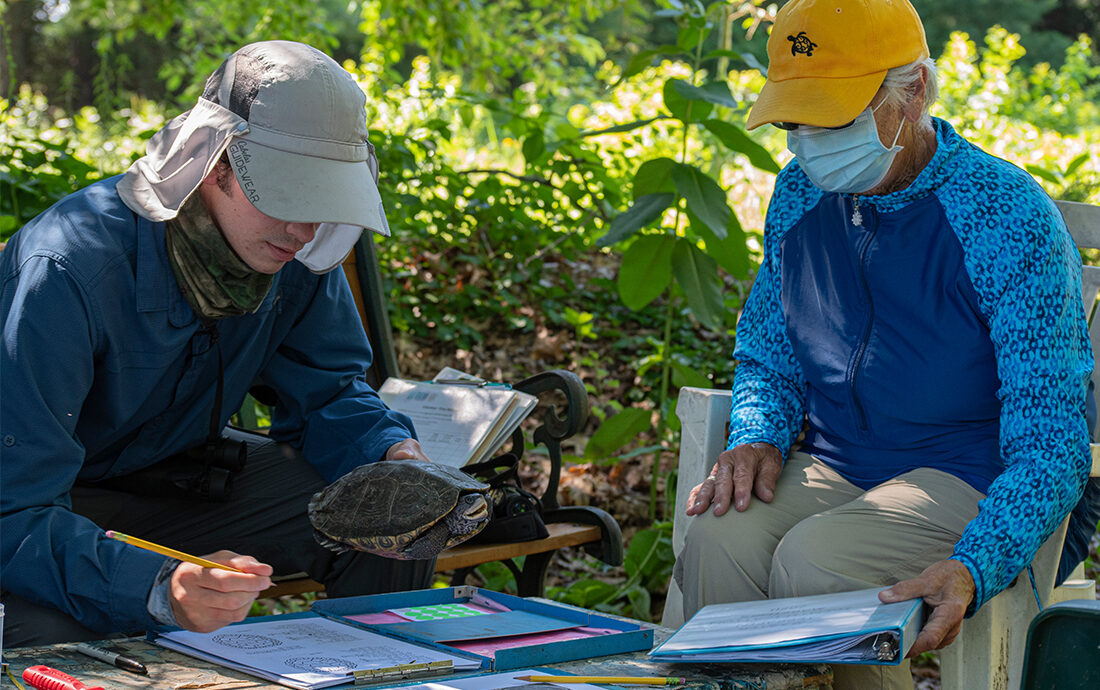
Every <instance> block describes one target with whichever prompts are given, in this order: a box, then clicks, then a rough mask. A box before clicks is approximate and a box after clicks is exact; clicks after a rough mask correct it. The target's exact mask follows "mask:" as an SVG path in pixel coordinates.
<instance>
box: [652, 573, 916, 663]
mask: <svg viewBox="0 0 1100 690" xmlns="http://www.w3.org/2000/svg"><path fill="white" fill-rule="evenodd" d="M883 589H884V588H882V587H879V588H875V589H865V590H860V591H856V592H841V593H837V594H822V595H817V596H809V597H792V598H789V599H767V600H764V601H749V602H740V603H732V604H713V605H710V606H704V607H703V608H702V609H700V610H699V612H698V613H696V614H695V615H694V616H693V617H692V618H691V620H689V621H688V622H687V623H685V624H684V625H683V627H681V628H680V629H679V630H678V631H677V632H676V633H675V634H674V635H672V637H670V638H669V639H668V640H667V641H666V642H665V643H664V644H663V645H661V646H660V647H658V648H657V649H655V650H653V652H651V654H650V656H651V657H653V659H654V660H658V661H696V662H698V661H788V662H799V661H802V662H829V663H872V664H875V663H877V664H897V663H900V662H901V660H902V658H903V657H904V656H905V652H906V651H907V650H908V649H909V647H910V646H911V645H912V644H913V641H914V640H915V639H916V634H917V633H918V632H919V630H920V626H921V625H922V623H923V603H922V601H921V600H920V599H912V600H909V601H902V602H898V603H894V604H883V603H881V602H879V600H878V593H879V592H880V591H882V590H883Z"/></svg>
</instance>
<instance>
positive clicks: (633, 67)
mask: <svg viewBox="0 0 1100 690" xmlns="http://www.w3.org/2000/svg"><path fill="white" fill-rule="evenodd" d="M660 54H661V51H659V50H655V49H651V50H643V51H641V52H640V53H638V54H637V55H635V56H634V57H632V58H630V62H628V63H627V64H626V68H625V69H623V76H622V79H629V78H630V77H633V76H634V75H635V74H638V73H640V72H642V71H644V70H645V68H646V67H649V66H650V64H652V63H653V58H654V57H656V56H657V55H660Z"/></svg>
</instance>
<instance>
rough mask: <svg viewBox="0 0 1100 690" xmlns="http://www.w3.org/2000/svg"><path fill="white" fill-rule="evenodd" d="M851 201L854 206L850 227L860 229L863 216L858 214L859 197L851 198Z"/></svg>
mask: <svg viewBox="0 0 1100 690" xmlns="http://www.w3.org/2000/svg"><path fill="white" fill-rule="evenodd" d="M852 201H853V202H854V204H855V207H854V209H853V210H852V225H855V226H856V227H861V226H862V225H863V214H862V213H860V212H859V197H858V196H852Z"/></svg>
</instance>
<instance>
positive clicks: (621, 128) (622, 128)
mask: <svg viewBox="0 0 1100 690" xmlns="http://www.w3.org/2000/svg"><path fill="white" fill-rule="evenodd" d="M662 119H666V118H660V117H651V118H648V119H646V120H635V121H634V122H627V123H626V124H622V125H615V126H614V127H607V128H606V129H594V130H592V131H590V132H581V133H580V134H578V135H577V137H578V138H585V137H596V136H600V135H601V134H617V133H619V132H629V131H631V130H634V129H638V128H639V127H645V126H646V125H648V124H651V123H653V122H656V121H657V120H662Z"/></svg>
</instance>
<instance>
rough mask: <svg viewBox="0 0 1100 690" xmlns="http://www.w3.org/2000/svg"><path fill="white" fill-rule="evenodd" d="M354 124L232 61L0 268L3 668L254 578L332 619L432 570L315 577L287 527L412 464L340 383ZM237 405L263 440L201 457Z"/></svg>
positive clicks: (360, 385)
mask: <svg viewBox="0 0 1100 690" xmlns="http://www.w3.org/2000/svg"><path fill="white" fill-rule="evenodd" d="M364 105H365V97H364V94H363V92H362V90H361V89H360V88H359V86H358V85H357V84H356V82H355V80H354V79H353V78H352V76H351V75H350V74H349V73H348V72H347V71H345V70H344V69H343V68H341V67H340V66H339V65H338V64H337V63H336V62H335V61H333V60H332V59H331V58H329V57H328V56H326V55H324V54H323V53H321V52H320V51H318V50H316V49H314V48H311V47H310V46H306V45H303V44H300V43H293V42H289V41H268V42H263V43H255V44H252V45H249V46H246V47H244V48H242V49H241V50H239V51H237V52H236V53H234V54H233V55H231V56H230V57H229V58H228V59H227V60H226V61H225V62H224V63H223V64H222V66H221V67H219V68H218V70H217V71H216V72H215V73H214V74H213V75H211V77H210V78H209V80H208V81H207V83H206V88H205V90H204V92H203V94H202V96H201V97H200V98H199V99H198V102H197V103H196V105H195V107H194V108H192V109H191V110H189V111H188V112H186V113H183V114H182V115H180V116H179V117H177V118H175V119H173V120H172V121H171V122H169V123H168V124H167V125H166V126H165V127H164V128H163V129H162V130H160V131H159V132H158V133H157V134H156V135H155V136H153V138H152V139H151V140H150V142H149V146H148V152H147V154H146V156H144V157H143V158H141V159H140V160H138V161H137V162H135V163H134V165H133V166H132V167H131V168H130V170H129V171H128V172H127V173H126V174H125V175H122V176H119V177H115V178H111V179H108V180H104V181H102V182H99V183H97V184H94V185H92V186H90V187H88V188H87V189H84V190H81V191H79V192H77V193H75V194H73V195H71V196H69V197H67V198H65V199H64V200H62V201H60V202H59V203H58V204H56V205H54V206H53V207H52V208H50V209H48V210H47V211H45V212H44V213H43V214H41V215H40V216H38V217H37V218H35V219H34V220H32V221H31V222H30V223H28V224H27V225H26V226H25V227H23V228H22V229H20V230H19V231H18V232H17V233H15V235H14V236H13V237H12V239H11V241H10V242H9V243H8V245H7V247H6V249H5V250H4V251H3V252H2V253H0V284H3V286H4V287H3V291H2V294H0V315H2V316H0V318H2V330H3V339H2V347H0V367H2V372H3V375H2V381H3V394H2V395H0V425H2V427H3V432H2V436H3V443H4V446H3V450H2V453H3V481H2V482H0V516H2V517H0V526H2V530H3V534H4V538H3V540H2V542H0V551H2V559H0V562H2V563H3V573H2V577H0V581H2V582H3V592H2V597H3V603H4V605H5V607H6V613H7V621H8V625H7V626H6V627H7V630H6V631H5V633H6V634H5V639H4V641H5V643H7V644H8V645H9V646H22V645H26V644H37V643H46V642H58V641H66V640H75V639H95V638H100V637H103V636H104V635H105V634H107V633H111V632H132V631H139V630H146V629H151V628H157V627H161V626H166V625H176V624H179V625H181V626H183V627H186V628H188V629H191V630H198V631H209V630H213V629H215V628H217V627H220V626H221V625H225V624H226V623H229V622H232V621H235V620H240V619H241V618H243V617H244V616H245V615H246V613H247V612H248V609H249V606H250V604H251V603H252V601H253V600H254V599H255V598H256V595H257V593H258V592H260V591H262V590H263V589H264V588H266V587H267V586H268V585H269V584H270V576H271V575H272V574H273V572H274V573H276V574H279V573H294V572H300V571H306V572H308V573H310V574H311V576H312V577H313V578H314V579H316V580H319V581H320V582H322V583H323V584H324V585H325V587H326V590H327V591H328V593H329V594H330V595H336V596H343V595H348V594H364V593H370V592H376V591H385V590H391V589H393V588H397V587H423V586H426V585H427V583H428V581H429V578H430V576H431V571H432V568H431V565H432V564H431V562H430V561H421V562H415V563H398V562H395V561H387V560H385V559H381V558H376V557H373V556H369V555H367V554H362V553H359V552H350V553H347V554H342V555H339V556H337V555H335V554H333V553H332V552H329V551H327V550H325V549H322V548H321V547H320V546H319V545H318V544H317V543H316V542H315V540H314V538H313V530H312V527H311V526H310V524H309V521H308V520H307V518H306V506H307V503H308V500H309V497H310V496H311V495H312V494H313V492H315V491H317V490H318V489H320V488H322V487H323V486H324V485H325V484H326V483H327V482H331V481H332V480H334V479H336V478H337V477H340V476H342V475H344V474H345V473H347V472H349V471H351V470H352V469H354V468H356V467H358V466H359V465H362V464H364V463H369V462H375V461H377V460H380V459H383V458H390V459H392V458H416V459H420V460H426V459H427V458H425V457H424V454H423V452H422V451H421V449H420V447H419V444H418V443H417V442H416V440H415V438H414V434H413V428H412V424H411V422H410V420H409V419H408V418H407V417H405V416H404V415H401V414H398V413H395V412H392V411H391V410H389V409H387V408H386V406H385V405H384V404H382V401H381V400H380V399H379V397H378V395H377V394H376V393H375V392H374V391H373V390H371V389H370V387H369V386H368V385H367V384H366V382H365V381H364V380H363V376H362V373H363V371H364V370H365V369H367V368H368V366H369V364H370V361H371V351H370V346H369V344H368V342H367V340H366V337H365V335H364V334H363V332H362V330H361V329H358V328H347V327H345V326H346V325H347V324H351V323H358V321H359V319H358V314H357V311H356V307H355V304H354V302H353V299H352V295H351V291H350V289H349V288H348V284H347V281H346V280H345V279H344V276H343V272H342V271H334V270H333V269H335V268H336V267H337V266H339V265H340V263H341V261H342V260H343V259H344V257H346V256H347V254H348V253H349V252H350V251H351V249H352V247H353V246H354V244H355V242H356V241H357V240H358V238H359V236H360V234H361V233H362V231H363V229H364V228H368V229H370V230H372V231H374V232H378V233H380V234H383V235H388V234H389V230H388V228H387V226H386V220H385V215H384V213H383V209H382V202H381V199H380V197H379V194H378V188H377V186H376V181H377V176H378V167H377V162H376V160H375V158H374V150H373V148H372V147H371V145H370V142H369V141H368V140H367V125H366V113H365V108H364ZM257 383H259V384H263V385H265V386H267V387H269V388H270V389H271V390H273V391H274V393H275V394H276V396H277V398H278V404H277V405H276V406H275V408H274V411H273V415H272V426H271V433H270V439H267V438H263V437H257V436H244V435H242V434H239V433H235V432H232V431H226V432H224V434H225V435H227V436H229V437H231V439H232V440H227V439H226V438H223V427H224V425H225V424H226V422H227V421H228V419H229V416H230V415H231V414H232V413H233V411H234V410H235V409H236V408H237V407H238V406H239V405H240V403H241V401H242V400H243V399H244V396H245V394H246V393H247V392H248V390H249V388H250V387H251V386H253V385H255V384H257ZM242 444H244V446H246V447H247V451H246V452H247V459H246V461H245V462H244V468H243V469H240V468H239V467H237V466H236V465H237V464H239V458H240V455H239V454H240V453H241V452H245V451H242ZM230 480H232V481H231V482H230ZM103 528H111V529H115V530H119V531H121V532H127V533H131V534H134V535H136V536H140V537H144V538H147V539H149V540H151V541H155V542H160V543H162V544H164V545H166V546H170V547H173V548H176V549H179V550H182V551H185V552H191V553H209V552H212V551H217V553H215V554H214V555H212V556H211V558H213V559H214V560H217V561H220V562H222V563H227V564H230V565H232V566H235V567H236V568H237V569H238V570H239V571H243V572H231V571H229V570H211V569H204V568H201V567H199V566H196V565H192V564H190V563H184V564H181V563H179V562H178V561H175V560H170V559H165V558H164V557H163V556H160V555H158V554H154V553H152V552H149V551H142V550H139V549H137V548H134V547H132V546H128V545H125V544H122V543H120V542H117V541H113V540H108V539H105V538H104V537H103ZM240 554H248V555H240Z"/></svg>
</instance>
